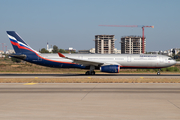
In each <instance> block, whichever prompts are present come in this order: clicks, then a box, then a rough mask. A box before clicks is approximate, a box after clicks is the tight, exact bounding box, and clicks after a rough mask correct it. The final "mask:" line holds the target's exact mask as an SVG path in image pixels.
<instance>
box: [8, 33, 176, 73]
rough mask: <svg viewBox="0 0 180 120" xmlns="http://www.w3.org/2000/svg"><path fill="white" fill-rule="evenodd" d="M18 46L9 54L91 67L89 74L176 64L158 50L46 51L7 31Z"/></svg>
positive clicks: (60, 64)
mask: <svg viewBox="0 0 180 120" xmlns="http://www.w3.org/2000/svg"><path fill="white" fill-rule="evenodd" d="M7 35H8V37H9V39H10V42H11V44H12V46H13V48H14V50H15V54H11V55H10V56H12V57H15V58H19V59H22V60H24V61H28V62H30V63H34V64H38V65H42V66H48V67H56V68H79V69H89V70H88V71H87V72H86V73H85V74H86V75H95V71H94V70H95V69H99V70H100V71H101V72H107V73H119V72H120V69H159V70H158V72H157V75H160V69H161V68H165V67H169V66H172V65H174V64H176V61H175V60H173V59H172V58H171V57H168V56H164V55H157V54H62V53H58V54H44V53H39V52H37V51H35V50H34V49H32V48H31V47H30V46H29V45H28V44H27V43H26V42H25V41H24V40H23V39H22V38H21V37H20V36H19V35H18V34H17V33H16V32H15V31H7Z"/></svg>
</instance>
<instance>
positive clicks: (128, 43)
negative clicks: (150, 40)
mask: <svg viewBox="0 0 180 120" xmlns="http://www.w3.org/2000/svg"><path fill="white" fill-rule="evenodd" d="M143 48H144V53H145V51H146V38H144V44H143V42H142V37H141V36H125V37H122V38H121V53H122V54H142V53H143Z"/></svg>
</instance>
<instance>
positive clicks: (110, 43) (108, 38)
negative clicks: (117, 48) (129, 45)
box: [95, 35, 116, 54]
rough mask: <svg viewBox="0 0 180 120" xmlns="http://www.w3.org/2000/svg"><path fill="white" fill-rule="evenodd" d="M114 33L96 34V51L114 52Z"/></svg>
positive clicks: (101, 52)
mask: <svg viewBox="0 0 180 120" xmlns="http://www.w3.org/2000/svg"><path fill="white" fill-rule="evenodd" d="M115 40H116V39H114V35H95V53H100V54H113V53H114V41H115Z"/></svg>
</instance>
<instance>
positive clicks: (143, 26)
mask: <svg viewBox="0 0 180 120" xmlns="http://www.w3.org/2000/svg"><path fill="white" fill-rule="evenodd" d="M99 26H105V27H141V28H142V44H143V46H142V53H144V28H145V27H149V28H154V26H146V25H99Z"/></svg>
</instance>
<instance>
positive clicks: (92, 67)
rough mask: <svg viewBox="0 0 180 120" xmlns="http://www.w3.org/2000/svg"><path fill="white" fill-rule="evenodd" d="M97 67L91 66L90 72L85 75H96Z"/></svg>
mask: <svg viewBox="0 0 180 120" xmlns="http://www.w3.org/2000/svg"><path fill="white" fill-rule="evenodd" d="M94 69H95V66H90V71H87V72H86V73H85V74H86V75H95V71H94Z"/></svg>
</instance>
